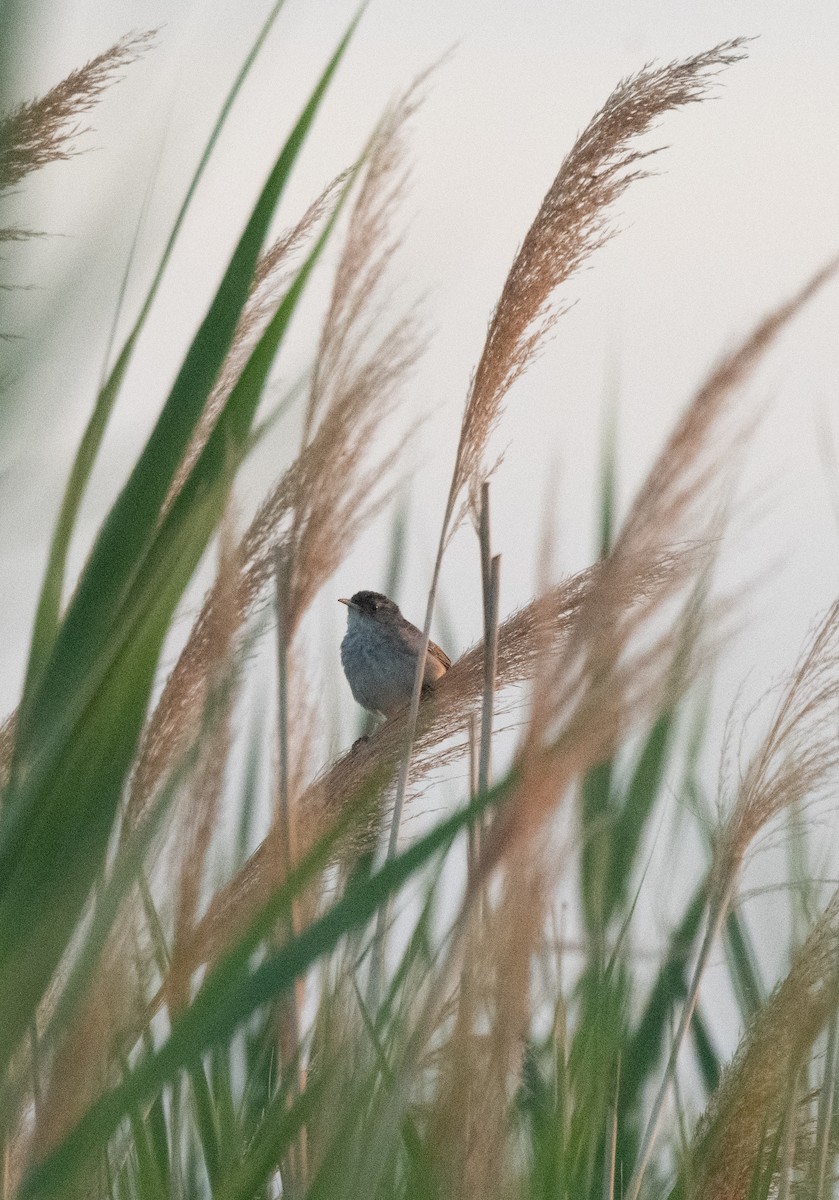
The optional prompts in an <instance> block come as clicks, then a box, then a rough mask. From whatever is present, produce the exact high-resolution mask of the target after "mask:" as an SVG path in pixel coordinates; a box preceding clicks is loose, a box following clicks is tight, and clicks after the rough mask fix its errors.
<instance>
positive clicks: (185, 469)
mask: <svg viewBox="0 0 839 1200" xmlns="http://www.w3.org/2000/svg"><path fill="white" fill-rule="evenodd" d="M345 181H346V173H344V174H341V175H339V176H338V177H337V178H336V179H334V180H333V181H332V183H330V184H329V185H328V186H327V187H326V188H325V189H324V190H323V192H322V193H321V194H320V196H318V198H317V200H315V201H314V203H313V204H311V205H310V206H309V208H308V209H307V210H306V212H305V213H304V214H303V216H302V217H301V218H300V220H299V221H298V222H297V224H296V225H294V226H293V227H292V228H291V229H289V230H287V231H286V232H285V233H284V234H282V236H280V237H279V238H277V239H276V241H275V242H273V244H272V245H271V246H270V247H269V248H268V249H267V250H266V251H265V253H264V254H262V255H261V257H260V258H259V261H258V262H257V264H256V268H255V270H254V275H253V279H252V280H251V286H250V292H249V294H248V299H247V301H246V302H245V307H244V308H243V310H242V315H241V316H240V318H239V323H238V325H237V326H236V330H235V332H234V334H233V340H232V342H231V345H230V350H229V351H228V353H227V357H226V358H225V360H224V362H223V364H222V366H221V370H220V371H219V376H218V379H217V380H216V383H215V385H214V387H213V390H212V391H211V392H210V395H209V396H208V398H207V404H206V406H205V408H204V411H203V413H202V414H201V417H200V419H199V421H198V424H197V425H196V427H195V432H194V434H193V436H192V440H191V441H190V443H189V446H188V447H187V449H186V453H185V454H184V458H183V462H182V463H181V465H180V467H179V468H178V470H177V472H176V474H175V478H174V479H173V480H172V486H171V488H170V489H169V493H168V495H167V497H166V500H165V501H164V504H163V510H162V513H161V516H165V515H166V513H167V512H168V511H169V509H170V508H171V506H172V502H173V500H174V499H175V497H176V496H177V494H178V492H179V491H180V490H181V488H182V487H183V485H184V483H185V482H186V480H187V478H188V476H189V473H190V471H191V470H192V468H193V466H194V465H195V462H196V460H197V459H198V456H199V455H200V453H201V451H202V450H203V449H204V446H205V445H206V444H207V439H208V438H209V436H210V434H211V433H212V431H213V428H214V426H215V423H216V421H217V419H218V416H219V413H220V412H221V410H222V408H223V407H224V404H225V401H226V400H227V398H228V397H229V395H230V393H231V392H232V391H233V388H234V387H235V386H236V383H237V382H238V380H239V377H240V375H241V374H242V371H243V369H244V367H245V365H246V363H247V361H248V358H249V357H250V355H251V352H252V351H253V350H254V348H255V346H256V344H257V342H258V341H259V339H260V337H261V336H262V334H263V333H264V332H265V329H266V327H267V325H268V323H269V321H270V320H271V318H272V317H273V315H274V313H275V312H276V310H277V307H278V306H279V304H280V302H281V301H282V299H283V296H284V295H285V292H286V290H287V288H288V286H289V284H290V283H291V281H292V277H293V270H292V268H293V264H294V259H295V256H296V254H297V253H298V251H299V249H300V247H301V246H302V245H304V244H305V243H306V242H307V241H308V239H309V238H310V236H311V234H312V232H313V230H314V229H315V227H316V226H317V225H319V224H320V222H321V221H322V220H323V218H324V216H325V215H326V214H327V213H328V212H329V211H330V210H331V208H332V207H333V205H334V203H335V200H336V198H337V194H338V192H339V190H340V188H341V187H342V186H343V184H344V183H345Z"/></svg>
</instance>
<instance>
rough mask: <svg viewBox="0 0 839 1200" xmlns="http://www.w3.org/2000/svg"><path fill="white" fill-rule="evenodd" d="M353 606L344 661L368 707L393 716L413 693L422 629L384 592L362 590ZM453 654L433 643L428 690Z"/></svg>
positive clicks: (355, 694) (349, 606)
mask: <svg viewBox="0 0 839 1200" xmlns="http://www.w3.org/2000/svg"><path fill="white" fill-rule="evenodd" d="M338 603H339V604H346V606H347V632H346V633H345V634H344V640H343V641H342V642H341V663H342V665H343V668H344V674H345V675H346V677H347V683H349V685H350V691H351V692H352V694H353V697H354V698H355V700H356V701H357V702H358V703H359V704H360V705H361V707H362V708H366V709H367V710H368V712H372V713H381V715H382V716H384V717H392V716H393V714H394V713H396V712H398V711H399V709H400V708H404V707H405V705H407V704H408V702H409V701H410V699H411V693H412V692H413V688H414V676H415V675H416V670H417V660H418V658H419V653H420V649H421V647H422V636H423V635H422V632H421V631H420V630H419V629H417V627H416V625H412V624H411V622H410V621H408V620H406V619H405V617H403V616H402V613H401V612H400V611H399V609H398V607H397V606H396V604H394V602H393V601H392V600H389V599H388V598H387V596H383V595H382V593H381V592H356V593H355V595H354V596H352V597H350V599H349V600H347V599H345V598H344V597H340V598H339V601H338ZM451 665H452V664H451V659H450V658H449V656H448V655H447V654H446V653H445V652H444V651H443V650H441V649H440V647H439V646H437V645H435V643H434V642H431V641H430V642H429V643H428V654H427V655H426V659H425V675H424V679H423V691H424V692H427V691H429V690H431V689H432V688H433V687H434V685H435V684H436V683H437V681H438V680H439V679H441V678H442V676H443V675H445V673H446V671H448V669H449V667H450V666H451Z"/></svg>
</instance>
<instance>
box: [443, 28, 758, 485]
mask: <svg viewBox="0 0 839 1200" xmlns="http://www.w3.org/2000/svg"><path fill="white" fill-rule="evenodd" d="M745 44H746V43H745V41H744V39H742V38H737V39H734V40H733V41H729V42H722V43H720V45H718V46H714V47H713V48H712V49H711V50H707V51H705V52H704V53H702V54H697V55H694V56H693V57H692V58H688V59H684V60H683V61H681V62H673V63H668V64H666V65H665V66H661V67H654V66H646V67H644V68H643V69H642V70H641V71H639V72H637V74H635V75H630V76H628V77H627V78H626V79H623V80H622V81H621V82H620V83H619V84H618V86H617V87H616V88H615V90H614V91H613V92H612V94H611V95H610V96H609V98H608V99H607V101H606V103H605V104H604V105H603V107H602V108H601V109H600V111H599V112H597V113H596V114H595V116H594V117H593V118H592V120H591V121H590V122H589V124H588V125H587V126H586V128H585V129H584V130H583V132H582V134H581V135H580V136H579V137H578V138H577V141H576V142H575V143H574V146H573V148H572V150H571V152H570V154H569V155H568V156H567V157H566V158H565V160H564V161H563V163H562V166H561V167H560V169H559V172H558V174H557V176H556V178H555V179H554V181H553V183H552V184H551V187H550V189H549V190H548V192H547V195H546V196H545V198H544V200H543V201H542V205H541V207H540V209H539V212H538V214H537V216H536V219H535V221H534V222H533V224H532V225H531V227H530V229H529V230H528V232H527V236H526V237H525V239H524V242H523V243H522V246H521V249H520V250H519V252H518V254H517V255H516V258H515V261H514V262H513V266H512V268H511V270H510V273H509V275H508V276H507V280H506V282H505V284H504V288H503V291H502V293H501V297H500V299H499V301H498V304H497V306H496V308H495V311H494V313H493V316H492V319H491V321H490V326H489V332H488V334H487V339H486V343H485V345H484V349H483V353H482V354H481V358H480V360H479V363H478V366H477V369H476V371H475V375H474V378H473V380H472V385H471V388H470V392H469V398H468V400H467V404H466V411H465V413H464V418H463V425H462V428H461V436H460V445H459V447H458V453H457V460H456V467H455V472H454V477H453V481H452V491H453V492H454V493H458V492H459V491H460V490H461V489H462V488H463V487H464V486H467V485H468V486H469V487H470V489H471V490H472V493H473V498H474V499H473V504H474V505H475V506H476V502H477V488H478V486H479V485H480V482H481V480H482V478H483V477H484V475H485V474H486V468H485V465H484V456H485V451H486V446H487V443H488V441H489V438H490V436H491V434H492V432H493V430H494V428H495V426H496V425H497V423H498V420H499V418H500V415H501V409H502V405H503V402H504V399H505V397H506V395H507V393H508V391H509V390H510V387H511V386H512V384H513V383H514V382H515V381H516V380H517V379H518V378H519V377H520V376H521V375H522V374H523V373H524V371H526V370H527V368H528V366H529V365H530V363H531V362H532V361H533V359H534V357H535V356H536V355H537V354H538V353H539V351H540V350H541V348H542V347H543V345H544V343H545V339H546V337H547V335H548V334H549V333H550V331H551V330H552V328H553V326H554V324H555V322H556V320H557V317H558V316H559V315H560V314H561V312H562V311H563V310H562V308H561V307H558V306H557V305H556V303H555V301H554V297H555V295H556V292H557V289H558V288H559V287H561V286H562V285H563V284H564V283H566V282H567V281H568V280H569V279H570V278H571V277H572V276H573V275H575V274H576V273H577V272H578V271H579V270H580V268H581V267H582V265H583V264H584V263H585V262H586V260H587V259H588V258H589V257H590V256H591V255H592V254H593V253H594V252H595V251H596V250H598V249H599V248H600V247H601V246H603V245H604V244H605V243H606V242H607V241H609V239H610V238H611V237H613V236H614V233H615V232H616V230H615V228H614V227H613V226H612V225H611V224H610V211H611V210H612V209H613V207H614V205H615V203H616V202H617V201H618V200H619V199H620V197H621V196H622V195H623V193H624V192H625V191H626V189H627V188H628V187H629V186H630V184H632V183H634V182H635V180H637V179H643V178H644V177H645V176H646V175H648V174H649V172H648V171H647V170H645V169H644V168H643V167H641V166H640V165H639V164H641V163H643V162H644V161H646V159H648V158H649V157H651V155H653V154H655V153H656V152H657V151H655V150H639V149H637V148H635V146H634V143H635V142H636V141H637V139H639V138H641V137H642V136H643V135H644V134H646V133H648V132H649V131H650V130H651V129H652V128H654V126H655V124H656V122H657V121H658V120H659V119H660V118H661V117H663V116H664V114H665V113H667V112H670V111H672V110H674V109H678V108H683V107H685V106H686V105H688V104H694V103H696V102H698V101H700V100H703V99H705V98H706V97H707V95H708V94H709V87H710V84H711V82H712V80H713V79H714V78H715V76H716V75H717V74H718V73H719V71H720V70H721V69H722V68H724V67H726V66H730V65H731V64H733V63H736V62H739V61H741V60H742V59H743V58H744V57H745Z"/></svg>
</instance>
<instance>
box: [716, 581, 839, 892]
mask: <svg viewBox="0 0 839 1200" xmlns="http://www.w3.org/2000/svg"><path fill="white" fill-rule="evenodd" d="M838 696H839V600H837V601H836V602H835V603H834V604H833V605H832V606H831V607H830V609H829V610H828V612H827V614H826V615H825V617H824V618H823V620H822V621H821V623H820V625H819V627H818V628H817V630H816V631H815V633H814V634H813V636H812V638H811V640H810V644H809V646H808V647H807V649H806V650H805V651H804V653H803V654H802V656H801V658H800V659H799V661H798V663H797V664H796V667H795V669H794V671H793V672H792V675H791V676H790V679H789V682H788V683H787V685H786V687H785V689H784V692H783V694H782V696H781V699H780V702H779V704H778V707H777V709H776V711H775V713H774V716H773V718H772V720H771V722H770V725H769V729H768V730H767V733H766V735H765V737H764V738H763V739H762V741H761V743H760V745H759V747H758V749H757V751H756V752H755V754H754V755H753V756H752V758H751V760H750V762H749V765H748V767H747V768H746V771H745V773H744V774H743V775H742V778H741V780H740V783H739V786H738V792H737V799H736V801H735V803H734V805H733V807H732V810H731V813H730V816H729V817H728V819H727V820H726V821H725V824H724V826H723V829H722V832H721V834H720V837H719V840H718V844H717V847H716V852H715V862H714V885H713V886H714V893H713V894H714V895H715V896H716V897H717V902H718V903H719V897H721V896H722V895H723V894H725V893H729V894H730V893H731V891H732V888H733V886H734V882H735V881H736V878H737V876H738V874H739V871H740V867H741V865H742V862H743V859H744V857H745V855H746V852H747V850H748V848H749V846H750V845H751V843H752V842H753V841H754V840H755V838H756V837H757V835H758V834H759V833H760V832H761V830H763V829H764V828H765V827H766V826H767V825H768V824H769V823H770V822H771V821H773V820H775V819H776V818H777V817H778V816H780V814H781V813H782V812H784V810H785V809H787V808H788V807H789V806H790V805H792V804H799V805H800V804H803V803H805V802H811V801H813V800H814V799H816V798H818V797H819V796H820V795H823V794H824V793H825V790H826V789H827V788H828V787H829V786H830V785H831V782H832V778H833V773H834V772H835V771H836V769H837V767H839V743H837V740H836V729H835V726H836V716H837V708H839V700H838V699H837V697H838Z"/></svg>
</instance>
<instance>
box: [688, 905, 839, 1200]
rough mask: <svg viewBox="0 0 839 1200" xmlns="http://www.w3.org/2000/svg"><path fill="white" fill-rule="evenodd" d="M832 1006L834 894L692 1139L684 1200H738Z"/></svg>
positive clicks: (836, 992)
mask: <svg viewBox="0 0 839 1200" xmlns="http://www.w3.org/2000/svg"><path fill="white" fill-rule="evenodd" d="M837 1003H839V894H836V895H834V897H833V899H832V901H831V903H830V905H829V907H828V909H827V911H826V912H825V913H824V915H823V916H822V918H821V920H820V921H819V922H818V924H817V925H816V927H815V928H814V929H813V931H812V933H811V934H810V936H809V937H808V939H807V941H806V943H805V944H804V946H803V947H802V949H801V951H800V952H799V953H798V954H797V956H796V958H795V960H794V962H793V964H792V967H791V969H790V971H789V974H788V975H787V977H786V979H784V980H783V982H782V983H781V984H780V985H779V986H778V987H777V988H776V990H775V992H774V993H773V995H772V996H771V997H770V998H769V1000H768V1001H767V1003H766V1005H765V1006H764V1007H763V1008H762V1009H761V1011H760V1013H759V1014H758V1015H757V1017H756V1018H755V1021H754V1023H753V1025H752V1027H751V1028H750V1029H749V1030H748V1032H747V1033H746V1036H745V1037H744V1039H743V1041H742V1043H741V1045H740V1048H739V1049H738V1051H737V1054H736V1055H735V1058H734V1061H733V1062H732V1064H731V1066H730V1067H729V1068H728V1070H727V1072H726V1074H725V1076H724V1078H723V1080H722V1083H721V1084H720V1087H719V1088H718V1090H717V1092H716V1094H715V1096H714V1098H713V1100H712V1101H711V1104H710V1106H709V1109H708V1111H707V1112H706V1114H705V1116H704V1117H703V1119H702V1122H701V1125H700V1127H699V1129H698V1130H697V1133H696V1136H695V1139H694V1151H693V1155H692V1168H691V1170H692V1179H693V1184H692V1188H691V1191H690V1200H742V1198H744V1197H746V1196H747V1195H748V1194H749V1186H750V1182H751V1180H752V1176H753V1171H754V1167H755V1162H756V1160H757V1156H758V1154H759V1153H760V1151H761V1149H762V1147H763V1146H764V1145H767V1144H769V1143H771V1141H772V1139H773V1136H774V1134H775V1131H776V1129H777V1125H778V1122H779V1121H780V1120H781V1118H782V1116H783V1111H784V1106H785V1099H786V1097H787V1096H788V1094H789V1089H790V1087H791V1085H792V1084H793V1081H794V1080H795V1077H796V1075H797V1073H798V1071H799V1069H800V1067H801V1066H802V1064H803V1062H804V1061H805V1059H806V1058H807V1056H808V1055H809V1053H810V1050H811V1048H812V1045H813V1042H814V1041H815V1039H816V1037H817V1036H818V1035H819V1033H820V1032H821V1030H822V1029H823V1028H824V1026H825V1024H826V1022H827V1021H828V1020H829V1019H830V1017H831V1015H833V1014H834V1013H835V1011H836V1006H837Z"/></svg>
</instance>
